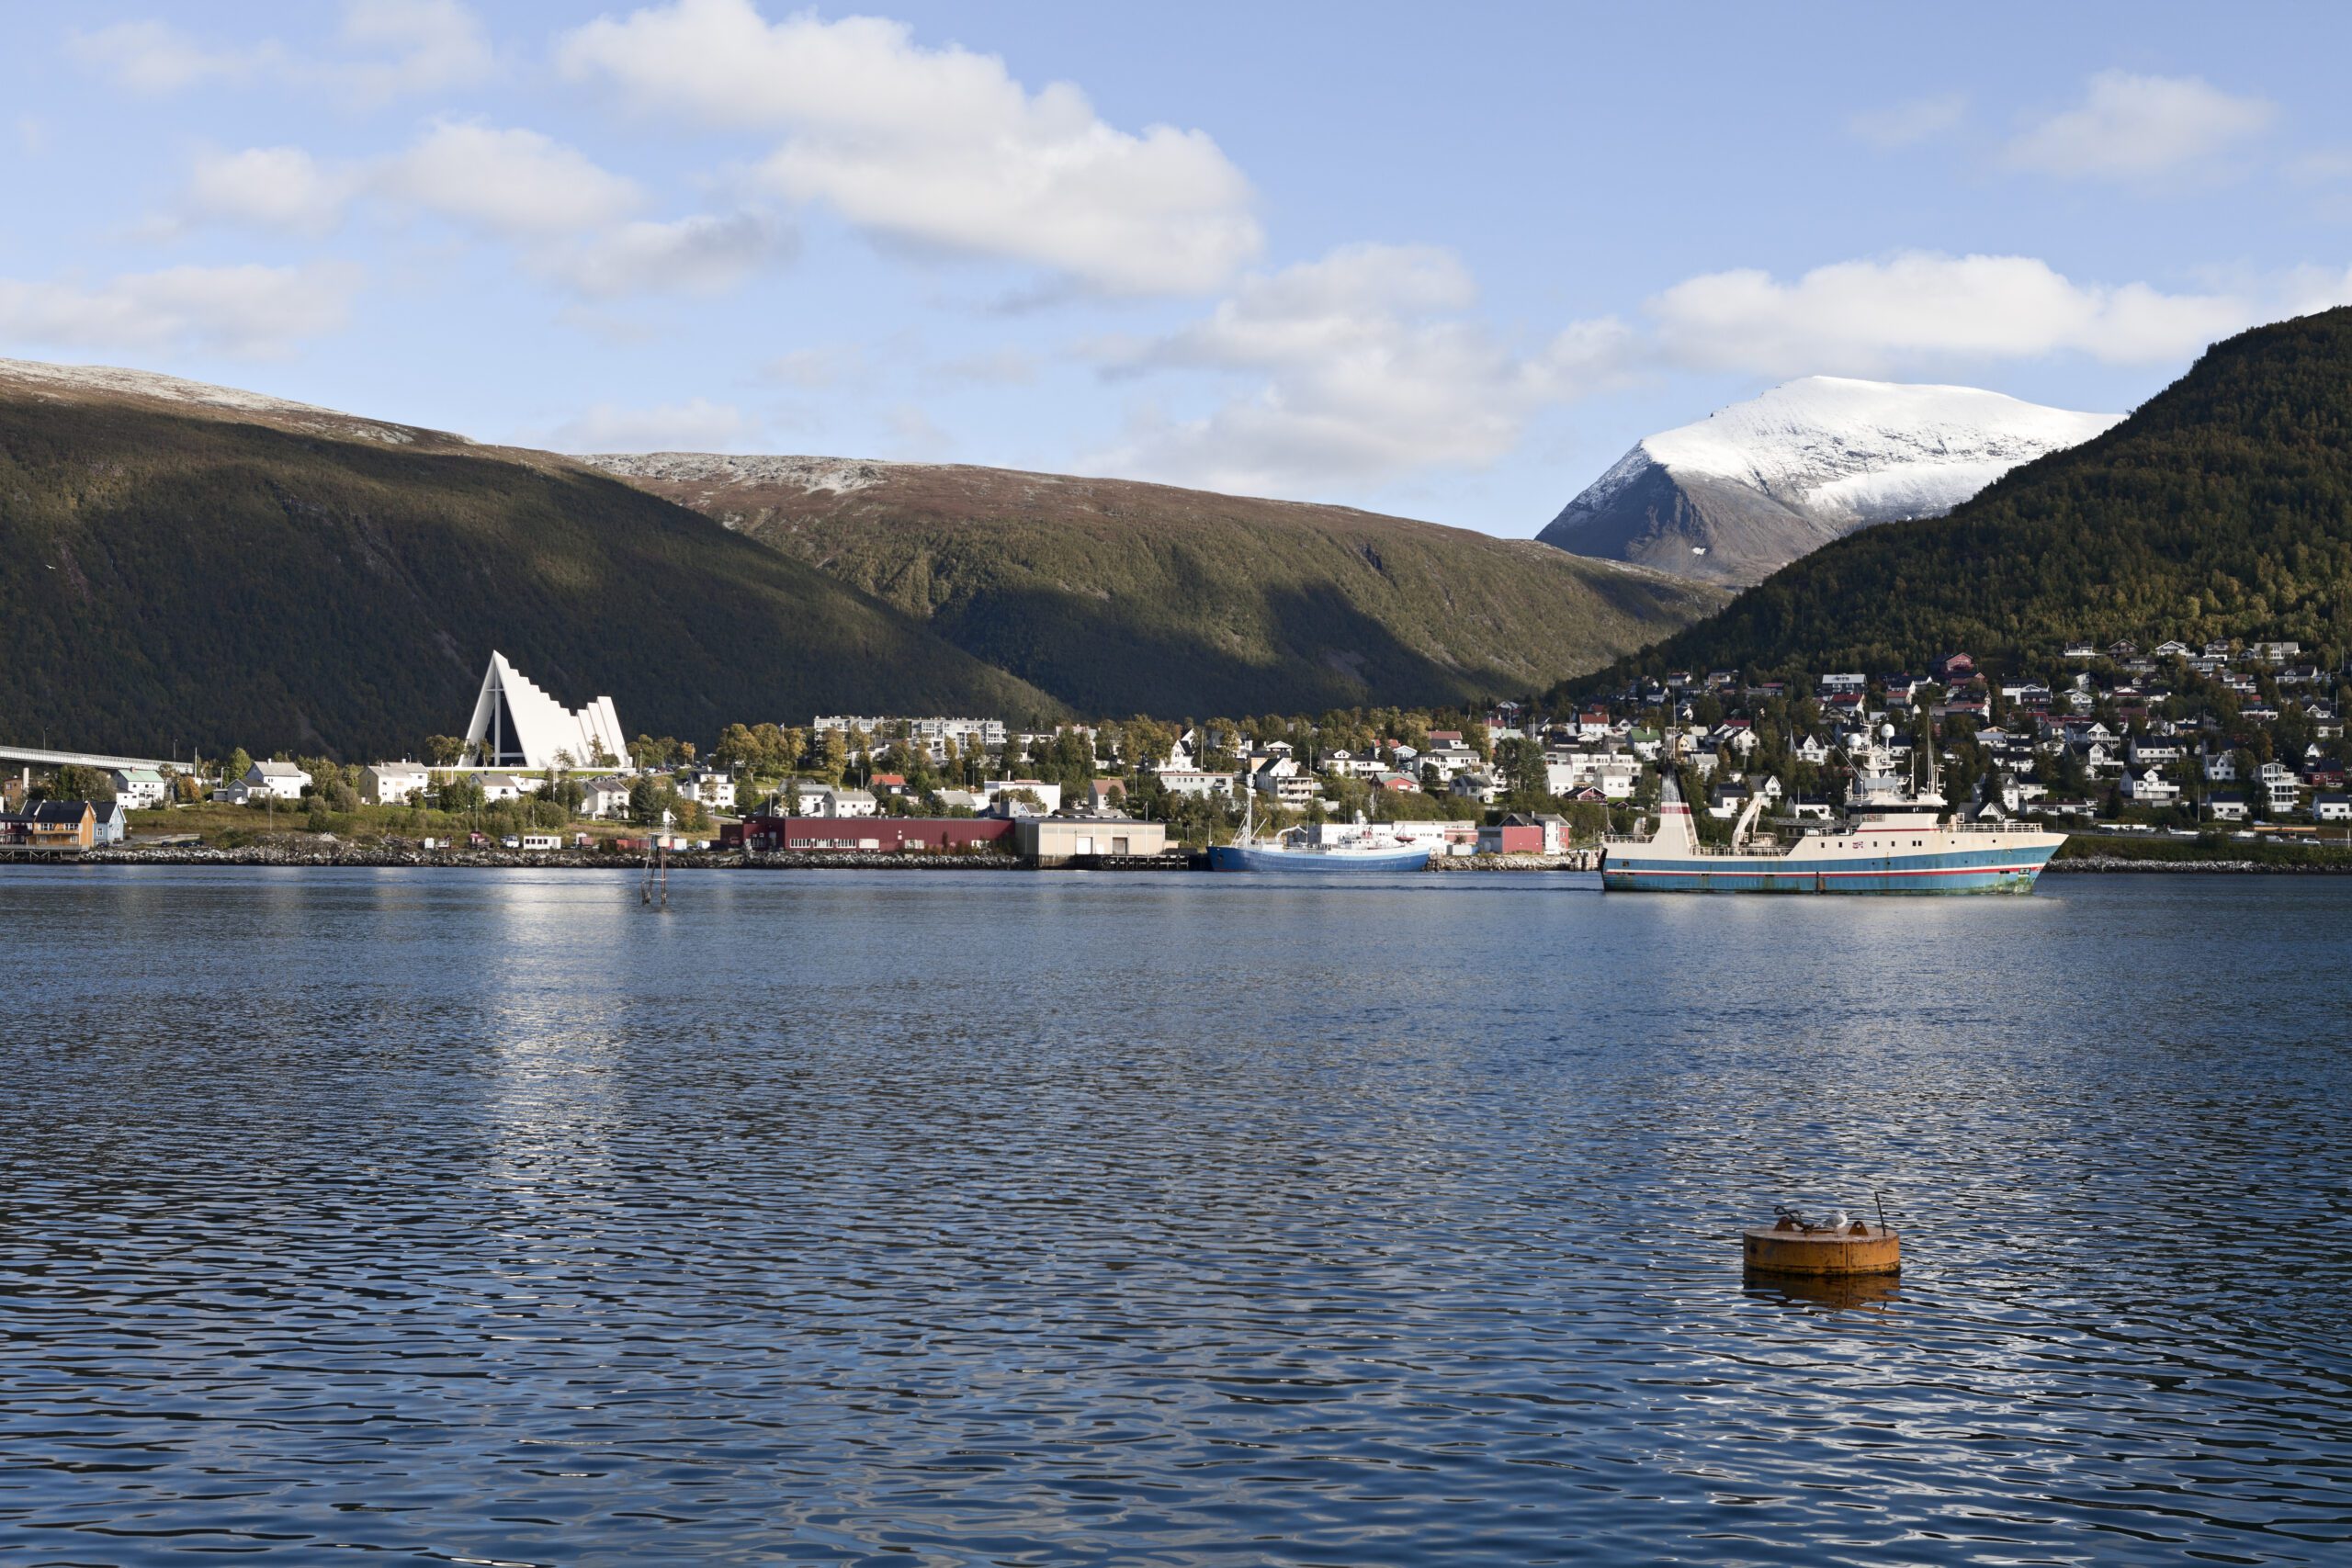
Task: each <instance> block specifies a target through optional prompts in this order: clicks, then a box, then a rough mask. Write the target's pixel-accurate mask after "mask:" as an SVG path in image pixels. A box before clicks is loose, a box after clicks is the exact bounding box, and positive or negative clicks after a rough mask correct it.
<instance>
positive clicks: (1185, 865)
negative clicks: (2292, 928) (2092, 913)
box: [0, 844, 2352, 876]
mask: <svg viewBox="0 0 2352 1568" xmlns="http://www.w3.org/2000/svg"><path fill="white" fill-rule="evenodd" d="M669 864H670V867H671V869H673V870H675V871H1025V872H1039V871H1046V872H1050V871H1170V872H1182V871H1193V872H1201V873H1204V874H1205V873H1206V872H1207V870H1208V857H1207V855H1206V854H1204V853H1203V852H1200V851H1196V850H1193V851H1185V852H1182V853H1178V854H1169V855H1164V856H1155V857H1142V856H1131V857H1130V856H1122V857H1117V858H1114V857H1111V856H1107V855H1102V856H1092V857H1084V858H1077V859H1072V860H1069V861H1063V862H1057V863H1051V864H1042V865H1041V864H1039V863H1036V862H1034V861H1024V860H1019V859H1016V858H1014V857H1012V856H1011V855H995V854H989V855H971V854H910V853H903V852H883V851H863V850H822V851H800V852H783V851H777V852H766V853H757V854H746V853H744V852H741V851H722V850H701V851H698V850H681V851H674V852H672V853H671V855H670V857H669ZM20 865H82V866H91V865H103V866H133V867H135V866H143V865H158V866H237V867H256V868H263V869H266V868H270V867H279V868H285V869H319V868H333V867H345V868H355V869H369V868H374V869H414V868H428V869H441V870H451V871H618V872H629V873H638V874H641V873H642V872H643V871H644V869H645V862H644V860H643V859H642V858H640V857H636V856H626V855H614V854H606V853H600V852H582V851H577V850H547V851H530V852H525V851H520V850H506V849H498V850H457V851H429V852H428V851H424V850H391V849H380V848H367V849H362V848H358V847H356V846H336V847H334V848H319V849H291V848H288V847H285V846H282V845H270V844H248V845H244V846H242V847H240V848H237V849H212V848H208V847H204V846H201V845H183V844H175V845H168V846H166V845H156V846H130V847H110V848H107V849H97V850H84V851H79V852H72V853H66V852H59V851H54V850H0V873H5V872H6V869H7V868H8V867H11V866H20ZM1598 870H1599V866H1598V863H1597V862H1596V861H1595V860H1594V858H1593V857H1592V855H1591V854H1590V852H1571V853H1568V854H1564V855H1530V854H1515V855H1475V856H1439V857H1436V858H1434V859H1432V860H1431V862H1430V866H1429V871H1430V873H1432V874H1437V873H1444V874H1457V873H1462V872H1484V873H1494V872H1520V873H1528V872H1576V873H1584V874H1593V873H1595V872H1597V871H1598ZM2043 873H2044V874H2064V875H2081V874H2098V873H2126V874H2164V873H2179V874H2188V875H2230V874H2251V875H2260V876H2313V875H2316V876H2332V875H2346V874H2352V863H2339V864H2321V865H2313V864H2292V863H2274V862H2264V861H2252V860H2159V859H2153V858H2139V857H2131V856H2120V855H2078V856H2074V857H2071V858H2064V859H2053V860H2052V861H2051V862H2050V863H2049V864H2048V865H2047V866H2045V867H2044V868H2043Z"/></svg>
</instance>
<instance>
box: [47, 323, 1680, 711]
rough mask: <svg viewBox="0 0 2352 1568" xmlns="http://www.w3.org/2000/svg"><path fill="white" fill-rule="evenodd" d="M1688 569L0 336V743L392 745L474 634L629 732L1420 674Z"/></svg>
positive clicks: (1321, 696)
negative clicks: (217, 372) (679, 456)
mask: <svg viewBox="0 0 2352 1568" xmlns="http://www.w3.org/2000/svg"><path fill="white" fill-rule="evenodd" d="M697 465H699V466H697ZM712 465H735V466H737V468H738V470H740V472H739V476H738V477H739V479H741V482H740V483H738V482H734V481H729V483H721V482H720V480H719V479H718V478H714V477H712V476H713V475H715V474H717V473H718V472H719V470H718V469H717V468H712V467H711V466H712ZM631 470H634V471H631ZM696 473H700V474H702V475H703V477H701V478H694V477H691V476H692V475H693V474H696ZM616 474H618V475H622V476H625V478H624V477H616ZM778 476H800V477H798V478H791V479H785V478H779V477H778ZM823 476H832V477H831V479H828V480H826V481H825V482H815V481H816V479H821V478H823ZM625 480H626V482H625ZM730 485H731V488H730ZM657 491H661V492H666V493H656V492H657ZM673 496H674V497H677V498H679V499H684V500H691V501H693V502H695V505H694V506H692V507H690V506H687V505H682V504H679V503H678V501H677V500H673V499H672V497H673ZM698 508H699V509H698ZM705 509H707V510H710V511H714V512H715V513H717V514H718V515H717V516H716V517H714V516H712V515H706V514H705ZM722 518H724V519H731V520H732V521H734V522H735V523H736V524H737V525H738V526H729V525H728V524H727V522H725V521H721V520H719V519H722ZM1723 598H1724V595H1723V594H1722V592H1721V591H1720V590H1717V589H1714V588H1712V587H1709V586H1707V585H1704V584H1693V583H1691V582H1687V581H1679V580H1676V579H1672V578H1668V577H1664V576H1661V575H1659V574H1657V573H1655V572H1650V571H1647V570H1643V569H1641V568H1638V567H1629V566H1624V565H1617V564H1611V563H1602V562H1591V561H1583V560H1579V559H1577V558H1573V557H1569V556H1566V555H1564V554H1561V553H1560V552H1557V551H1554V550H1551V549H1549V548H1547V547H1543V546H1539V545H1536V544H1534V543H1532V541H1523V540H1522V541H1516V542H1513V541H1504V540H1498V539H1494V538H1490V537H1488V536H1484V535H1479V534H1474V533H1470V532H1468V531H1466V530H1461V529H1452V528H1442V527H1438V526H1436V525H1430V524H1425V523H1415V522H1410V521H1408V520H1406V519H1401V518H1387V517H1379V516H1375V515H1373V514H1370V513H1357V512H1349V511H1346V510H1344V509H1340V508H1327V507H1313V506H1295V505H1292V504H1290V503H1286V502H1252V501H1247V500H1239V499H1236V498H1230V497H1223V496H1206V495H1202V494H1200V493H1198V492H1193V491H1181V490H1170V489H1167V488H1165V487H1159V486H1149V485H1125V484H1121V483H1119V482H1117V481H1108V480H1091V479H1059V478H1057V477H1056V476H1051V475H1032V474H1011V473H1007V472H1005V471H1002V470H996V469H988V468H941V467H928V466H902V465H882V464H867V463H856V462H848V461H843V460H840V459H830V458H806V459H804V458H778V459H694V460H691V461H684V462H682V461H675V460H670V459H662V460H659V461H654V460H634V461H628V462H624V461H621V460H616V459H600V460H598V461H597V463H595V464H594V465H592V464H590V463H588V462H585V461H582V460H581V459H577V458H573V457H562V456H559V455H556V454H553V453H548V452H541V451H535V450H531V449H528V448H522V447H506V446H487V445H482V444H478V443H475V442H472V441H469V440H467V439H466V438H464V437H462V436H459V435H454V434H448V433H446V432H440V431H434V430H429V429H424V428H421V427H417V426H413V425H408V424H403V423H395V422H390V421H384V420H378V419H372V418H368V417H365V416H361V415H355V414H349V413H343V412H336V411H334V410H329V409H322V408H317V407H312V406H310V405H307V404H302V403H297V402H289V401H287V400H282V399H277V398H271V397H268V396H266V395H262V394H258V393H253V392H246V391H240V390H237V389H229V388H220V387H209V386H205V385H202V384H199V383H195V382H189V381H182V380H178V379H175V378H169V377H163V376H156V375H152V374H148V373H145V372H141V371H137V370H118V369H107V368H100V367H66V366H53V365H45V364H40V363H34V362H23V361H0V624H5V625H6V626H7V628H8V632H9V655H8V664H7V671H6V674H7V678H6V680H0V739H11V740H14V741H15V742H16V743H17V744H34V745H39V744H42V743H44V741H46V742H47V743H49V744H53V745H56V746H60V747H70V748H77V749H92V750H115V751H127V752H133V753H140V754H158V753H161V754H175V753H176V751H179V750H186V749H187V748H189V747H198V748H202V749H203V750H205V751H206V752H207V753H208V754H217V753H219V752H220V751H222V750H226V749H227V748H228V747H230V746H232V745H242V746H244V747H246V748H248V749H249V750H254V752H256V753H263V752H266V751H268V750H277V749H279V748H289V749H290V748H300V749H302V750H326V751H330V752H333V753H334V754H338V755H341V756H344V757H346V758H355V757H369V756H375V755H387V754H390V755H398V754H403V753H409V752H413V750H414V749H415V748H416V746H417V745H418V743H419V742H420V741H421V740H422V739H423V738H424V736H425V735H427V734H429V733H439V732H447V731H450V730H452V729H455V728H458V727H459V726H461V725H462V723H463V722H464V719H465V716H466V715H467V714H468V712H469V710H470V707H471V704H472V700H473V695H474V692H475V689H476V686H477V685H478V683H479V682H480V680H481V671H482V668H483V665H484V664H485V662H486V661H487V660H488V658H489V655H490V652H491V650H492V649H493V648H495V649H501V650H503V651H504V652H505V653H506V654H507V655H508V656H509V657H510V658H512V659H513V660H515V663H516V665H517V666H518V667H519V668H520V669H522V670H523V671H525V672H526V674H528V675H530V676H531V677H532V678H533V679H534V680H535V681H537V682H538V683H539V684H541V685H542V686H544V687H545V688H547V689H548V691H549V692H550V693H552V694H555V695H557V696H559V697H560V698H562V699H563V700H565V701H566V702H568V703H571V704H578V703H583V702H585V701H587V700H588V699H589V698H591V697H593V696H596V695H610V696H611V697H613V699H614V700H615V703H616V705H617V707H618V709H619V712H620V716H621V718H622V721H623V723H624V725H625V727H626V728H628V732H629V733H630V734H632V735H634V734H638V733H640V732H650V733H655V734H661V733H673V734H677V735H681V736H684V737H687V738H695V737H700V738H704V739H707V738H708V737H709V736H711V735H713V734H715V733H716V731H717V730H718V728H720V727H722V726H723V725H725V724H728V723H730V722H734V721H737V720H742V721H745V722H754V721H760V720H776V721H780V722H786V723H800V722H806V720H807V719H808V718H809V716H810V715H812V714H813V713H821V712H840V711H854V712H864V713H936V712H947V713H967V714H990V715H1000V716H1003V717H1006V718H1008V719H1013V720H1016V721H1039V720H1046V719H1051V718H1055V717H1058V716H1070V715H1073V714H1076V715H1082V716H1125V715H1128V714H1133V713H1136V712H1143V711H1150V712H1158V713H1162V714H1168V715H1184V714H1191V715H1196V716H1210V715H1214V714H1218V713H1226V714H1233V715H1238V714H1239V713H1242V712H1245V711H1260V712H1264V711H1280V712H1287V713H1298V712H1307V711H1316V710H1319V709H1322V708H1326V707H1329V706H1332V705H1341V704H1346V705H1354V704H1421V703H1437V702H1451V701H1461V700H1469V699H1475V698H1477V697H1481V696H1486V695H1489V694H1509V693H1513V692H1526V691H1531V690H1534V689H1538V688H1540V687H1542V686H1544V685H1547V684H1549V683H1551V682H1555V681H1557V680H1560V679H1562V678H1563V677H1565V676H1567V675H1571V674H1574V673H1577V672H1578V671H1584V670H1589V669H1591V668H1593V667H1595V666H1597V665H1599V664H1601V663H1605V662H1606V661H1608V660H1611V659H1614V658H1617V657H1619V656H1621V655H1623V654H1626V653H1629V652H1631V651H1632V650H1634V649H1636V648H1639V647H1640V646H1642V645H1643V644H1644V643H1646V642H1649V641H1651V640H1654V639H1655V638H1656V637H1658V636H1659V635H1661V634H1663V633H1665V632H1667V631H1670V630H1672V629H1674V628H1675V627H1677V626H1682V625H1686V624H1688V623H1689V622H1690V621H1691V620H1693V619H1695V618H1697V617H1698V616H1699V615H1703V614H1705V613H1706V612H1707V611H1709V610H1712V609H1713V608H1715V607H1716V606H1717V605H1719V604H1721V603H1722V602H1723ZM1024 671H1025V672H1026V673H1024ZM167 749H170V750H167Z"/></svg>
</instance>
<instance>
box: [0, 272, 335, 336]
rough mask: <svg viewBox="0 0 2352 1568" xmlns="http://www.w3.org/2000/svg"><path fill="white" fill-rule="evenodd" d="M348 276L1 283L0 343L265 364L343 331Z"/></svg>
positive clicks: (165, 275) (153, 275) (177, 275)
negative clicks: (220, 356) (188, 355)
mask: <svg viewBox="0 0 2352 1568" xmlns="http://www.w3.org/2000/svg"><path fill="white" fill-rule="evenodd" d="M358 287H359V272H358V269H357V268H356V267H354V266H350V265H344V264H334V263H322V264H319V265H310V266H259V265H244V266H180V267H170V268H167V269H165V270H164V271H162V272H147V273H131V274H126V275H124V276H119V277H115V278H112V279H110V280H108V281H107V282H105V283H102V284H98V285H96V286H84V285H80V284H74V283H23V282H17V281H13V280H9V279H0V338H5V339H11V340H15V341H17V342H22V343H30V344H44V345H55V346H60V347H72V348H77V349H101V350H108V351H113V350H131V351H134V352H141V353H149V352H159V351H161V352H178V351H187V352H210V353H220V354H228V355H236V356H238V357H241V358H270V357H274V356H276V355H282V354H285V353H287V352H288V351H289V350H291V349H292V348H293V347H294V345H295V344H298V343H300V342H301V341H303V340H305V339H308V338H313V337H319V336H322V335H324V334H325V333H332V332H334V331H336V330H337V329H339V328H340V327H342V325H343V324H344V321H345V320H346V319H347V318H348V316H349V314H350V308H351V299H352V296H353V295H354V294H355V293H356V291H357V289H358Z"/></svg>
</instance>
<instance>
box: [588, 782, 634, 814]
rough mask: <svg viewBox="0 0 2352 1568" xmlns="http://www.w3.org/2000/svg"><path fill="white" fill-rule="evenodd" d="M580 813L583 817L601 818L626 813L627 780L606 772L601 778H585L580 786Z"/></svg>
mask: <svg viewBox="0 0 2352 1568" xmlns="http://www.w3.org/2000/svg"><path fill="white" fill-rule="evenodd" d="M580 813H581V815H582V816H583V817H590V818H600V819H601V818H607V817H624V816H627V815H628V781H627V780H626V779H617V778H615V777H613V776H612V775H611V774H609V773H607V774H605V775H604V776H603V777H601V778H593V779H588V780H585V781H584V782H582V784H581V786H580Z"/></svg>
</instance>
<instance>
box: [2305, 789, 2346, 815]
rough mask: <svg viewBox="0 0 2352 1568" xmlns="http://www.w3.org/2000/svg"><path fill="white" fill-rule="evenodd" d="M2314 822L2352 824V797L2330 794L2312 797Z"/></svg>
mask: <svg viewBox="0 0 2352 1568" xmlns="http://www.w3.org/2000/svg"><path fill="white" fill-rule="evenodd" d="M2312 821H2314V822H2352V796H2346V795H2338V794H2335V793H2334V792H2330V793H2327V794H2324V795H2313V796H2312Z"/></svg>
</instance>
